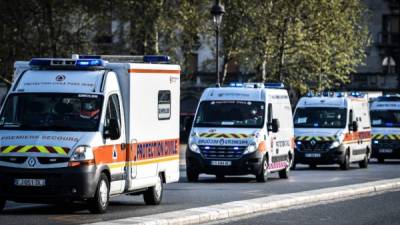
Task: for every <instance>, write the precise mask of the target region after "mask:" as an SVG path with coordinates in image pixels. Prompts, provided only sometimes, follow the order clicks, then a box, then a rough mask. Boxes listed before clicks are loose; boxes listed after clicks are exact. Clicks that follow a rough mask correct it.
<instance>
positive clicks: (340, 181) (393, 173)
mask: <svg viewBox="0 0 400 225" xmlns="http://www.w3.org/2000/svg"><path fill="white" fill-rule="evenodd" d="M399 169H400V161H392V162H388V163H385V164H376V163H371V164H370V167H369V168H368V169H359V168H358V165H357V164H353V165H352V168H351V169H350V170H349V171H342V170H340V169H339V168H338V166H323V167H322V166H321V167H318V168H317V169H316V170H309V169H308V167H306V166H301V165H299V166H298V169H297V170H296V171H293V172H292V173H291V177H290V178H289V179H288V180H285V179H279V178H278V174H272V175H271V178H270V179H269V180H268V181H267V183H257V182H255V179H254V177H253V176H245V177H228V178H226V179H225V180H224V181H217V180H216V179H215V177H214V176H205V175H204V176H201V177H200V181H199V182H198V183H187V182H186V177H185V170H184V167H182V168H181V182H180V183H174V184H169V185H167V186H166V190H165V192H164V199H163V202H162V204H161V205H160V206H146V205H144V202H143V199H142V197H141V196H119V197H115V198H112V199H111V203H110V207H109V209H108V212H107V213H106V214H103V215H92V214H90V213H89V212H88V211H87V210H86V209H85V206H84V205H74V206H73V207H71V206H65V205H62V206H54V205H32V204H20V203H13V202H8V203H7V205H6V209H5V211H4V212H3V214H2V215H0V224H1V225H3V224H18V225H20V224H82V223H89V222H98V221H107V220H112V219H121V218H126V217H132V216H144V215H151V214H155V213H162V212H168V211H174V210H180V209H187V208H193V207H200V206H208V205H212V204H218V203H224V202H230V201H235V200H245V199H252V198H257V197H263V196H270V195H275V194H282V193H293V192H300V191H306V190H313V189H319V188H325V187H336V186H343V185H347V184H356V183H363V182H369V181H375V180H382V179H389V178H398V177H400V174H399Z"/></svg>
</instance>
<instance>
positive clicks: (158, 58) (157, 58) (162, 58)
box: [143, 55, 169, 63]
mask: <svg viewBox="0 0 400 225" xmlns="http://www.w3.org/2000/svg"><path fill="white" fill-rule="evenodd" d="M143 62H146V63H153V62H169V56H166V55H145V56H143Z"/></svg>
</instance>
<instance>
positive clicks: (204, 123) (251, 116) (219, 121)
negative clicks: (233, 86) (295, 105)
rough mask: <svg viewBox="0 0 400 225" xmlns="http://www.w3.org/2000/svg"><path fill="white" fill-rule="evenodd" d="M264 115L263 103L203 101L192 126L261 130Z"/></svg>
mask: <svg viewBox="0 0 400 225" xmlns="http://www.w3.org/2000/svg"><path fill="white" fill-rule="evenodd" d="M264 114H265V104H264V102H252V101H203V102H201V103H200V107H199V110H198V112H197V116H196V119H195V124H194V126H195V127H245V128H261V127H263V124H264Z"/></svg>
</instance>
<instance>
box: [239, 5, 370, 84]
mask: <svg viewBox="0 0 400 225" xmlns="http://www.w3.org/2000/svg"><path fill="white" fill-rule="evenodd" d="M252 4H253V5H252V6H250V11H252V12H253V13H252V18H253V20H254V23H253V24H252V25H253V26H252V29H253V31H252V32H251V35H250V37H249V38H250V39H252V40H254V41H253V42H252V43H253V44H252V45H251V46H249V48H247V49H249V50H250V51H248V53H247V54H248V55H249V57H250V58H251V56H256V57H254V58H253V61H254V62H256V63H255V68H256V69H258V70H259V71H260V72H259V78H258V79H261V80H263V81H265V80H275V81H276V80H280V81H283V82H285V83H287V84H289V85H290V86H292V87H294V88H296V89H298V90H301V91H304V90H306V89H307V88H309V86H310V85H311V86H314V88H316V89H325V88H335V87H338V86H340V85H341V84H343V83H346V82H348V75H349V74H350V73H351V72H354V71H355V68H356V67H357V65H359V64H361V63H362V62H363V60H364V58H365V53H364V50H365V48H366V45H367V44H368V40H369V36H368V30H367V27H366V24H365V18H364V16H365V14H366V10H365V8H364V6H363V5H362V3H361V1H360V0H292V1H284V0H264V1H252ZM316 81H319V82H316Z"/></svg>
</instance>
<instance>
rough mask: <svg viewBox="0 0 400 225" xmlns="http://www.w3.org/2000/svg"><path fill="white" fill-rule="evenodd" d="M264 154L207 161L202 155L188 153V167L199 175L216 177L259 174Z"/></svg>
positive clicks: (254, 153) (258, 153) (257, 153)
mask: <svg viewBox="0 0 400 225" xmlns="http://www.w3.org/2000/svg"><path fill="white" fill-rule="evenodd" d="M263 156H264V155H263V154H262V153H261V152H259V151H256V152H253V153H250V154H245V155H242V156H241V157H240V158H237V159H229V158H223V159H208V158H207V159H206V158H204V157H203V156H202V155H201V154H199V153H195V152H192V151H190V150H187V151H186V166H187V167H189V168H191V169H195V170H196V171H198V172H199V173H205V174H214V175H247V174H258V173H259V172H260V170H261V166H262V159H263ZM218 164H219V165H218Z"/></svg>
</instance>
